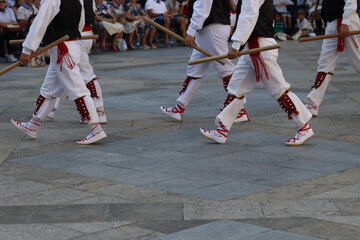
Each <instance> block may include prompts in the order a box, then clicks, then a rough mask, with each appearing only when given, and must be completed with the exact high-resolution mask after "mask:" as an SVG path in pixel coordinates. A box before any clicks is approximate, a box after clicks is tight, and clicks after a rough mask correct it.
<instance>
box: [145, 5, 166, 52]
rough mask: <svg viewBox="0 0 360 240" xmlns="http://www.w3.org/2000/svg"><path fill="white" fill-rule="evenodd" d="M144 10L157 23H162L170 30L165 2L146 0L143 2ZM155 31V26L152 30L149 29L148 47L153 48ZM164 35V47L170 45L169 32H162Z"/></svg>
mask: <svg viewBox="0 0 360 240" xmlns="http://www.w3.org/2000/svg"><path fill="white" fill-rule="evenodd" d="M145 10H146V12H147V14H148V15H149V17H150V18H151V19H152V20H154V21H155V22H157V23H158V24H160V25H163V26H164V27H166V28H167V29H169V30H170V23H171V18H170V16H169V14H168V12H167V8H166V4H165V2H163V1H161V0H147V1H146V4H145ZM155 32H156V28H154V30H150V35H149V42H150V47H152V48H155V45H153V40H154V36H155V34H154V33H155ZM164 35H165V47H167V48H170V47H171V45H170V39H169V34H168V33H164Z"/></svg>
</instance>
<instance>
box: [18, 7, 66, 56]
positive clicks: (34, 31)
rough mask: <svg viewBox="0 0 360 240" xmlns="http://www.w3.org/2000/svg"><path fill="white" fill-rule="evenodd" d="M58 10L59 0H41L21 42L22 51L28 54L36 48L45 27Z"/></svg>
mask: <svg viewBox="0 0 360 240" xmlns="http://www.w3.org/2000/svg"><path fill="white" fill-rule="evenodd" d="M59 11H60V0H42V1H41V8H40V10H39V12H38V14H37V15H36V17H35V19H34V22H33V23H32V24H31V27H30V30H29V33H28V35H27V36H26V39H25V42H24V43H23V45H22V46H23V51H22V52H23V53H26V54H30V53H31V52H34V51H36V49H38V47H39V45H40V42H41V40H42V39H43V37H44V35H45V32H46V29H47V27H48V26H49V24H50V23H51V21H52V20H53V19H54V17H55V16H56V15H57V14H58V13H59Z"/></svg>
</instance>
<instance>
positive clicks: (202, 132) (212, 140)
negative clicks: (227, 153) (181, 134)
mask: <svg viewBox="0 0 360 240" xmlns="http://www.w3.org/2000/svg"><path fill="white" fill-rule="evenodd" d="M199 131H200V133H201V135H202V136H203V137H205V138H206V139H209V140H211V141H213V142H216V143H218V144H225V143H226V141H225V142H218V141H216V140H215V139H212V138H210V137H208V136H206V135H205V134H204V133H203V132H202V131H201V129H200V130H199Z"/></svg>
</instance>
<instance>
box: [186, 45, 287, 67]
mask: <svg viewBox="0 0 360 240" xmlns="http://www.w3.org/2000/svg"><path fill="white" fill-rule="evenodd" d="M278 48H281V45H280V44H275V45H271V46H266V47H261V48H254V49H250V50H245V51H240V52H239V54H238V57H240V56H242V55H246V54H252V53H258V52H263V51H268V50H273V49H278ZM224 58H227V55H219V56H213V57H208V58H202V59H197V60H194V61H189V62H188V65H194V64H199V63H205V62H211V61H215V60H219V59H224Z"/></svg>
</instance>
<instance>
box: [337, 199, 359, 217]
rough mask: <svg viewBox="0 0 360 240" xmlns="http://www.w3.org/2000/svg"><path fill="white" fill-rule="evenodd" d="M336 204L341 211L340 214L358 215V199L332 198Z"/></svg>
mask: <svg viewBox="0 0 360 240" xmlns="http://www.w3.org/2000/svg"><path fill="white" fill-rule="evenodd" d="M334 202H335V204H336V206H337V207H338V208H339V210H340V211H341V213H342V215H360V199H359V198H350V199H343V198H342V199H334Z"/></svg>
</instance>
